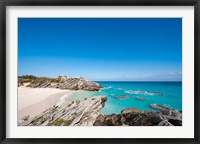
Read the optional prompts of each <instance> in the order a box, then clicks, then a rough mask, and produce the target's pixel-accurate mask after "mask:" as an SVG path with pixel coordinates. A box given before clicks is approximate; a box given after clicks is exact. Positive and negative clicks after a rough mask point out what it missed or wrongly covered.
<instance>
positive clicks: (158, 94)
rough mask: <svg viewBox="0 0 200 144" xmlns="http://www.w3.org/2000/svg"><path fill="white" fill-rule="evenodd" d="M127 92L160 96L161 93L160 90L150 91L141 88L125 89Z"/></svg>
mask: <svg viewBox="0 0 200 144" xmlns="http://www.w3.org/2000/svg"><path fill="white" fill-rule="evenodd" d="M125 93H127V94H143V95H156V96H162V95H164V94H163V93H160V92H150V91H143V90H127V91H125Z"/></svg>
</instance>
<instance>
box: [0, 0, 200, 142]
mask: <svg viewBox="0 0 200 144" xmlns="http://www.w3.org/2000/svg"><path fill="white" fill-rule="evenodd" d="M64 5H65V6H194V8H195V10H194V19H195V27H194V28H195V30H194V32H195V35H194V36H195V37H194V38H195V39H194V42H195V55H194V61H195V70H194V71H195V73H194V75H195V83H194V86H195V87H194V91H195V95H194V99H195V100H194V101H195V103H194V110H195V111H194V112H195V114H194V116H195V118H194V124H195V129H194V134H195V135H194V138H126V139H122V138H119V139H115V138H109V139H105V138H85V139H84V138H76V139H74V138H66V139H65V138H61V139H58V138H50V139H48V138H36V139H33V138H30V139H29V138H20V139H19V138H6V7H7V6H64ZM0 44H1V46H0V70H1V71H0V92H1V93H0V142H1V143H6V144H7V143H8V144H9V143H10V144H11V143H12V144H19V143H20V144H21V143H38V144H40V143H44V144H47V143H68V144H78V143H85V144H86V143H87V144H89V143H96V144H100V143H103V144H114V143H115V144H119V143H124V144H130V143H131V144H136V143H137V144H146V143H148V144H156V143H159V144H160V143H161V144H182V143H184V144H200V133H199V131H200V126H199V123H200V99H199V95H200V89H199V82H200V79H199V72H200V66H199V64H200V50H199V49H200V2H199V0H1V1H0Z"/></svg>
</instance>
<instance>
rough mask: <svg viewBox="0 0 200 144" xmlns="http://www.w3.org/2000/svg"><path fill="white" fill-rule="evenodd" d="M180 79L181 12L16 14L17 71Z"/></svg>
mask: <svg viewBox="0 0 200 144" xmlns="http://www.w3.org/2000/svg"><path fill="white" fill-rule="evenodd" d="M25 74H31V75H36V76H47V77H57V76H58V75H69V76H83V77H85V78H87V79H90V80H96V81H100V80H103V81H105V80H108V81H109V80H110V81H114V80H116V81H181V80H182V19H181V18H19V19H18V75H25Z"/></svg>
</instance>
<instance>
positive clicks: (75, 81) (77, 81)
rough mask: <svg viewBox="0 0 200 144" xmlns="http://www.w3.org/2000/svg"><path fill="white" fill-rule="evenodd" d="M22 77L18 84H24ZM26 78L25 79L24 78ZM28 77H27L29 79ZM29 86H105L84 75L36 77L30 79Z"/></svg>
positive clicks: (79, 88) (93, 87)
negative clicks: (76, 76) (75, 76)
mask: <svg viewBox="0 0 200 144" xmlns="http://www.w3.org/2000/svg"><path fill="white" fill-rule="evenodd" d="M22 80H23V79H22V78H19V80H18V86H21V85H23V82H22ZM24 80H25V79H24ZM27 80H28V79H26V81H27ZM28 87H31V88H59V89H69V90H89V91H98V90H99V89H100V88H102V87H103V86H102V85H100V84H98V83H96V82H92V81H89V80H86V79H84V78H83V77H78V78H72V77H67V76H59V77H58V78H54V79H52V78H37V77H36V78H34V79H31V80H30V84H29V85H28Z"/></svg>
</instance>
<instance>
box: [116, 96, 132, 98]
mask: <svg viewBox="0 0 200 144" xmlns="http://www.w3.org/2000/svg"><path fill="white" fill-rule="evenodd" d="M115 98H117V99H127V98H130V97H129V96H115Z"/></svg>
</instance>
